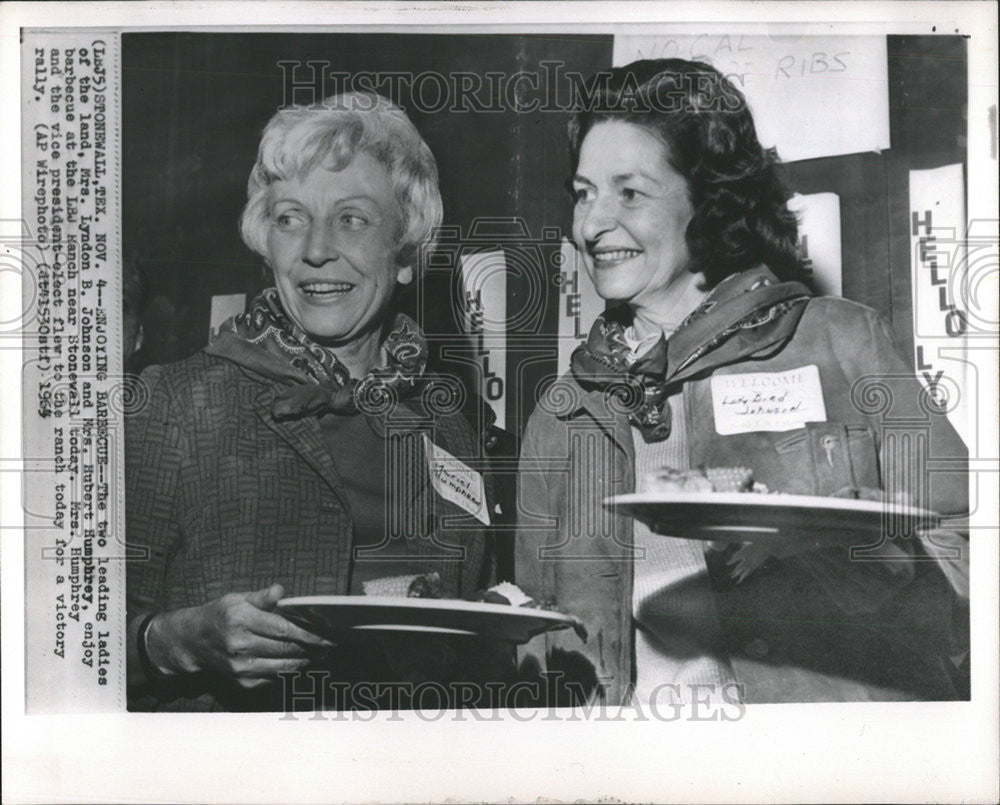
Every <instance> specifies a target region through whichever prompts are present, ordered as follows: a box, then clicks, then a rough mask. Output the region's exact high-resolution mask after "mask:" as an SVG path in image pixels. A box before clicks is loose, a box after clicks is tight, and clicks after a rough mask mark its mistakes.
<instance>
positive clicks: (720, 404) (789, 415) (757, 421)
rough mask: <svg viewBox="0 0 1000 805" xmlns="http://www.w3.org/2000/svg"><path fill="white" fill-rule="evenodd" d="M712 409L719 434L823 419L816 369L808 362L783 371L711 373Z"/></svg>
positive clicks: (780, 428) (792, 426)
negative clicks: (806, 364) (732, 373)
mask: <svg viewBox="0 0 1000 805" xmlns="http://www.w3.org/2000/svg"><path fill="white" fill-rule="evenodd" d="M712 412H713V413H714V415H715V431H716V433H718V434H719V435H720V436H729V435H731V434H734V433H751V432H753V431H761V430H763V431H784V430H794V429H795V428H802V427H805V424H806V422H826V405H825V404H824V403H823V386H822V384H821V383H820V379H819V369H818V368H817V366H816V365H815V364H810V365H809V366H802V367H800V368H798V369H790V370H788V371H787V372H746V373H741V374H734V375H712Z"/></svg>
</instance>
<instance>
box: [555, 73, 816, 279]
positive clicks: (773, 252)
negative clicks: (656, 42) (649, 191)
mask: <svg viewBox="0 0 1000 805" xmlns="http://www.w3.org/2000/svg"><path fill="white" fill-rule="evenodd" d="M606 120H621V121H625V122H628V123H634V124H637V125H639V126H642V127H643V128H645V129H647V130H648V131H650V132H651V133H653V134H655V135H656V136H657V137H658V138H659V139H660V140H662V142H663V143H664V145H665V146H666V152H667V159H668V161H669V163H670V165H671V166H672V167H673V168H674V170H676V171H677V172H678V173H679V174H680V175H681V176H683V177H684V178H685V179H686V180H687V182H688V188H689V192H690V195H691V205H692V207H693V208H694V215H693V217H692V218H691V222H690V223H689V224H688V227H687V232H686V239H687V247H688V251H689V252H690V253H691V256H692V259H693V265H692V269H693V270H696V271H703V272H704V274H705V278H706V281H707V284H708V286H709V287H712V286H715V285H716V284H718V283H719V282H720V281H721V280H723V279H725V278H726V277H728V276H730V275H731V274H737V273H739V272H741V271H746V270H748V269H751V268H754V267H755V266H757V265H759V264H761V263H764V264H765V265H767V266H768V267H769V268H770V269H771V270H772V271H774V273H775V274H776V275H777V276H778V277H779V278H781V279H785V280H790V279H798V280H801V279H802V265H801V263H800V261H799V257H798V252H797V250H796V242H797V239H798V224H797V222H796V220H795V215H794V214H793V213H792V212H791V211H790V210H789V209H788V206H787V201H788V197H789V193H788V191H787V190H786V189H785V187H784V185H783V183H782V181H781V179H780V177H779V175H778V170H777V166H778V164H779V161H778V157H777V154H776V153H775V151H774V149H773V148H768V149H765V148H763V147H762V146H761V144H760V142H759V141H758V140H757V131H756V128H755V127H754V123H753V116H752V115H751V114H750V109H749V108H748V106H747V102H746V98H745V97H744V96H743V93H741V92H740V91H739V90H738V89H737V88H736V87H735V86H734V85H733V83H732V82H731V81H730V80H729V79H728V78H726V77H725V76H723V75H722V74H721V73H720V72H719V71H718V70H716V69H715V68H714V67H712V66H711V65H708V64H705V63H703V62H696V61H686V60H684V59H645V60H642V61H636V62H632V63H631V64H629V65H627V66H625V67H617V68H615V69H613V70H611V71H604V72H600V73H597V74H596V75H594V76H593V78H592V79H591V80H590V82H588V84H587V86H586V87H585V88H583V90H582V91H581V92H580V93H579V95H578V98H577V104H576V110H575V111H574V113H573V116H572V118H571V119H570V122H569V144H570V158H571V161H572V172H573V173H576V169H577V165H578V164H579V160H580V147H581V145H582V144H583V140H584V138H585V137H586V136H587V132H589V131H590V129H591V128H592V127H593V126H594V125H595V124H597V123H600V122H602V121H606Z"/></svg>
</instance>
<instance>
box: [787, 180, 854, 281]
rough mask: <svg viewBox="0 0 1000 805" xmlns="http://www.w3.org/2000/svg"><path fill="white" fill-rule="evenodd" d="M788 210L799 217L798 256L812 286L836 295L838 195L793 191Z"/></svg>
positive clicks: (839, 260) (839, 268) (838, 274)
mask: <svg viewBox="0 0 1000 805" xmlns="http://www.w3.org/2000/svg"><path fill="white" fill-rule="evenodd" d="M788 209H790V210H791V211H792V212H794V213H795V215H796V217H797V218H798V219H799V242H798V250H799V257H800V259H801V260H802V264H803V266H804V267H805V269H806V271H807V272H808V273H809V275H810V276H811V277H812V281H813V285H814V286H815V288H816V290H817V291H818V292H819V293H821V294H824V295H826V296H840V295H841V294H842V292H843V290H842V289H843V286H842V276H843V275H842V263H843V261H842V255H841V249H840V196H838V195H837V194H836V193H812V194H810V195H801V194H799V193H796V194H795V195H794V196H792V198H791V199H789V201H788Z"/></svg>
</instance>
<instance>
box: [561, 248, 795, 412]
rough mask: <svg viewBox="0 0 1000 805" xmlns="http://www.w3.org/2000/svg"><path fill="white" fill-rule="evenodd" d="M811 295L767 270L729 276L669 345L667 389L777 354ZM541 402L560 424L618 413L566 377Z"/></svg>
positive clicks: (604, 399)
mask: <svg viewBox="0 0 1000 805" xmlns="http://www.w3.org/2000/svg"><path fill="white" fill-rule="evenodd" d="M811 296H812V294H811V293H810V291H809V289H808V288H807V287H806V286H805V285H803V284H802V283H800V282H781V281H779V280H778V278H777V277H775V275H774V274H773V273H772V272H771V270H770V269H769V268H767V267H766V266H757V267H756V268H754V269H751V270H749V271H744V272H741V273H739V274H733V275H732V276H730V277H727V278H726V279H724V280H723V281H722V282H721V283H719V284H718V285H717V286H716V287H715V288H714V289H713V290H712V292H711V293H710V294H709V295H708V296H707V297H706V298H705V300H704V301H703V302H702V303H701V304H700V305H699V306H698V307H697V308H696V309H695V310H694V311H692V313H691V314H690V315H689V316H688V317H687V318H686V319H685V320H684V322H683V323H682V324H681V326H680V327H679V328H678V329H677V331H676V332H674V334H673V335H671V336H670V338H669V339H668V340H667V370H666V378H665V379H666V381H667V387H668V388H676V387H678V386H680V385H681V384H682V383H684V382H685V381H686V380H689V379H691V378H693V377H695V376H705V375H707V374H710V373H711V372H712V371H714V370H715V369H717V368H719V367H720V366H726V365H728V364H732V363H736V362H738V361H741V360H745V359H747V358H751V357H754V358H764V357H767V356H768V355H771V354H774V353H776V352H778V351H779V350H780V349H781V348H782V347H784V345H785V344H786V343H788V341H789V340H790V339H791V337H792V336H793V335H794V334H795V329H796V327H797V326H798V323H799V319H800V318H801V317H802V313H803V311H804V310H805V306H806V303H808V301H809V299H810V298H811ZM543 399H544V400H545V401H546V404H545V406H544V407H545V408H547V409H548V410H550V411H551V412H552V413H554V414H555V415H556V416H557V417H559V418H560V419H568V418H571V417H573V416H575V415H577V414H579V413H581V412H583V411H587V412H589V413H590V414H591V415H593V416H594V417H595V418H601V417H606V416H607V415H608V413H609V411H610V412H612V413H614V412H615V407H614V403H613V401H610V400H609V399H608V395H606V394H605V393H604V392H601V391H589V392H588V391H582V390H581V389H580V388H579V386H577V385H576V384H574V383H573V381H572V378H568V377H563V378H560V379H559V380H558V381H556V383H554V384H553V385H552V387H551V388H550V389H549V390H548V392H546V395H545V397H544V398H543Z"/></svg>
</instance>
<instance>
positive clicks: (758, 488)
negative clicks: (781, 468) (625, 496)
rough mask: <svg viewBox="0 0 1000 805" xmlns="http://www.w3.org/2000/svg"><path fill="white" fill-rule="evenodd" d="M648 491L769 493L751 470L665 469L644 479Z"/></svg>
mask: <svg viewBox="0 0 1000 805" xmlns="http://www.w3.org/2000/svg"><path fill="white" fill-rule="evenodd" d="M642 488H643V491H644V492H768V491H769V490H768V488H767V487H766V486H764V484H762V483H760V482H756V481H754V478H753V470H751V469H749V468H748V467H699V468H698V469H694V470H676V469H674V468H673V467H661V468H660V469H658V470H653V471H652V472H647V473H646V474H645V475H644V476H643V487H642Z"/></svg>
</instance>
